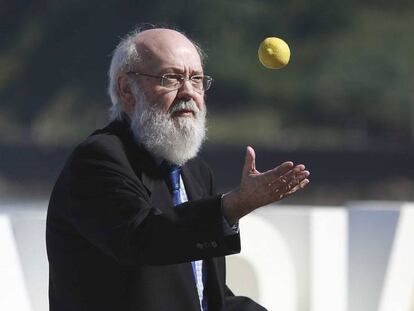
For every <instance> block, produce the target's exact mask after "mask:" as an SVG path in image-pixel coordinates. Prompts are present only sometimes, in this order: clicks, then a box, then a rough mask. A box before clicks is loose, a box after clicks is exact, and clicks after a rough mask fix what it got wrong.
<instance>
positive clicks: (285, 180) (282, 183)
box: [269, 170, 310, 194]
mask: <svg viewBox="0 0 414 311" xmlns="http://www.w3.org/2000/svg"><path fill="white" fill-rule="evenodd" d="M309 175H310V172H309V171H300V172H295V171H294V170H292V171H289V173H287V174H285V175H283V176H280V177H279V178H278V179H277V180H276V181H274V182H273V183H271V184H269V186H270V187H271V191H273V192H275V193H278V194H285V193H287V192H289V191H291V190H292V189H293V188H295V187H296V186H298V185H299V184H300V183H301V182H302V181H303V180H304V179H306V178H307V177H309Z"/></svg>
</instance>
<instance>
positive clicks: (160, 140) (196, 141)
mask: <svg viewBox="0 0 414 311" xmlns="http://www.w3.org/2000/svg"><path fill="white" fill-rule="evenodd" d="M134 91H135V90H134ZM134 93H135V94H134V95H135V99H136V103H137V104H136V105H135V109H134V114H133V116H132V118H131V130H132V132H133V134H134V138H135V140H136V141H137V142H139V143H141V144H143V145H144V147H145V148H146V149H147V150H148V151H149V152H150V153H151V154H152V155H154V156H156V157H159V158H162V159H165V160H167V161H168V162H170V163H172V164H176V165H179V166H182V165H183V164H184V163H186V162H187V161H188V160H190V159H192V158H194V157H195V156H196V155H197V153H198V151H199V150H200V147H201V145H202V143H203V141H204V139H205V137H206V112H207V111H206V108H205V106H203V107H204V108H203V109H201V110H200V109H199V108H198V107H197V105H196V103H195V102H194V101H193V100H189V101H180V102H178V103H176V104H174V106H173V107H172V108H171V109H170V111H169V112H164V111H162V110H161V109H160V108H159V107H158V106H157V104H156V103H150V102H149V101H148V100H147V98H146V96H145V94H143V93H142V92H139V93H138V92H134ZM137 93H138V94H137ZM182 109H191V110H192V111H193V112H194V117H188V116H183V117H172V115H173V114H174V112H177V111H179V110H182Z"/></svg>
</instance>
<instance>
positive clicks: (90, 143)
mask: <svg viewBox="0 0 414 311" xmlns="http://www.w3.org/2000/svg"><path fill="white" fill-rule="evenodd" d="M125 126H126V125H123V124H121V123H120V122H112V123H110V124H109V125H108V126H107V127H105V128H103V129H99V130H96V131H95V132H93V133H92V134H91V135H90V136H89V137H87V138H86V139H85V140H84V141H83V142H82V143H80V144H79V145H78V146H77V147H76V148H75V150H74V151H73V154H72V158H75V159H76V158H89V159H95V160H110V159H113V160H118V161H125V160H127V153H128V146H131V145H133V138H132V135H131V134H130V133H129V131H128V129H127V128H125Z"/></svg>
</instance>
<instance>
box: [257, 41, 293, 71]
mask: <svg viewBox="0 0 414 311" xmlns="http://www.w3.org/2000/svg"><path fill="white" fill-rule="evenodd" d="M258 54H259V60H260V62H261V63H262V65H263V66H265V67H266V68H269V69H280V68H282V67H284V66H286V65H287V64H288V63H289V59H290V49H289V46H288V45H287V43H286V42H285V41H283V40H282V39H279V38H276V37H269V38H266V39H264V40H263V42H262V43H260V46H259V51H258Z"/></svg>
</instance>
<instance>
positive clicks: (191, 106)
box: [170, 100, 200, 115]
mask: <svg viewBox="0 0 414 311" xmlns="http://www.w3.org/2000/svg"><path fill="white" fill-rule="evenodd" d="M181 110H191V111H193V112H194V113H195V114H197V113H198V112H199V111H200V109H199V108H198V106H197V104H196V103H195V101H194V100H189V101H184V100H182V101H179V102H178V103H177V104H175V105H174V106H173V107H171V109H170V115H172V114H173V113H175V112H178V111H181Z"/></svg>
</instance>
